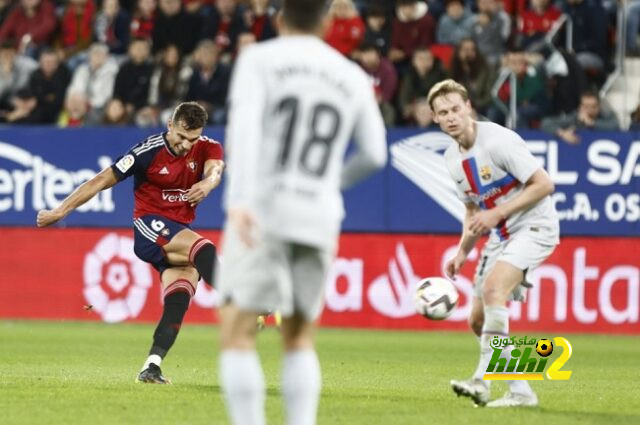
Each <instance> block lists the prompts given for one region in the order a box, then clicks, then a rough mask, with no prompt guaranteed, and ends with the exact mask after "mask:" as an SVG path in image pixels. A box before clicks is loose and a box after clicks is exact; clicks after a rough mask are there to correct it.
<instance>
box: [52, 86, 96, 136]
mask: <svg viewBox="0 0 640 425" xmlns="http://www.w3.org/2000/svg"><path fill="white" fill-rule="evenodd" d="M88 111H89V102H88V101H87V96H86V95H85V94H84V93H82V92H73V91H70V92H68V93H67V97H66V99H65V101H64V109H63V110H62V112H61V113H60V117H59V118H58V126H59V127H82V126H84V125H85V122H86V118H87V112H88Z"/></svg>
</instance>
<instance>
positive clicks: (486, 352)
mask: <svg viewBox="0 0 640 425" xmlns="http://www.w3.org/2000/svg"><path fill="white" fill-rule="evenodd" d="M495 335H498V336H499V337H500V338H507V337H508V336H509V310H508V309H507V307H489V306H485V307H484V325H482V336H481V338H480V360H479V361H478V367H477V368H476V371H475V372H474V374H473V378H474V379H480V380H482V377H483V376H484V374H485V372H486V371H487V366H488V365H489V361H490V360H491V355H492V354H493V348H491V345H490V342H491V340H492V339H493V337H494V336H495Z"/></svg>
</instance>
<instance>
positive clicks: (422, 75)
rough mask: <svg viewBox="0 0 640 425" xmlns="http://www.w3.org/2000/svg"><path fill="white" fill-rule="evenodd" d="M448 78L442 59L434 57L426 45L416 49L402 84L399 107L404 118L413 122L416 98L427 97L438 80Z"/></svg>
mask: <svg viewBox="0 0 640 425" xmlns="http://www.w3.org/2000/svg"><path fill="white" fill-rule="evenodd" d="M446 78H447V73H446V71H445V70H444V69H443V68H442V63H441V62H440V59H437V58H434V57H433V54H432V53H431V51H430V50H429V49H427V48H425V47H421V48H418V49H416V50H415V51H414V52H413V57H412V59H411V67H410V68H409V69H408V70H407V72H406V73H405V75H404V77H403V78H402V82H401V84H400V93H399V95H398V107H399V109H400V112H401V113H402V118H403V119H404V120H406V121H408V122H411V121H412V120H413V119H414V118H415V115H414V112H415V105H416V100H417V99H419V98H425V97H427V95H428V94H429V90H431V87H433V86H434V85H435V84H436V83H437V82H439V81H442V80H444V79H446Z"/></svg>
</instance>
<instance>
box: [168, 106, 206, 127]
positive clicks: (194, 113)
mask: <svg viewBox="0 0 640 425" xmlns="http://www.w3.org/2000/svg"><path fill="white" fill-rule="evenodd" d="M207 120H208V116H207V111H205V109H204V108H203V107H202V106H200V104H198V103H197V102H184V103H181V104H179V105H178V106H177V107H176V109H175V110H174V111H173V117H171V121H172V122H173V123H174V124H177V123H182V126H183V127H184V129H185V130H195V129H197V128H202V127H204V126H205V125H206V124H207Z"/></svg>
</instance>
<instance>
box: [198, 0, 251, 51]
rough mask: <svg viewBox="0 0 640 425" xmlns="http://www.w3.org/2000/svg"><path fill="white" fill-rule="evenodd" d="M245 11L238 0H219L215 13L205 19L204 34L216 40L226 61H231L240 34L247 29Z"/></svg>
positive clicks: (205, 36) (207, 37)
mask: <svg viewBox="0 0 640 425" xmlns="http://www.w3.org/2000/svg"><path fill="white" fill-rule="evenodd" d="M243 15H244V12H243V9H242V7H241V6H239V5H238V2H237V0H217V1H216V5H215V8H214V9H213V13H212V14H211V16H209V17H208V18H207V19H206V21H205V26H204V30H203V36H204V38H206V39H211V40H214V41H215V43H216V45H217V46H218V50H219V52H220V54H219V55H216V56H220V55H222V56H221V59H222V61H223V62H224V63H229V62H230V60H231V58H232V57H233V54H234V53H235V51H236V47H237V42H238V36H239V35H240V34H241V33H243V32H245V31H247V30H248V28H247V26H246V25H245V21H244V16H243Z"/></svg>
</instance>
